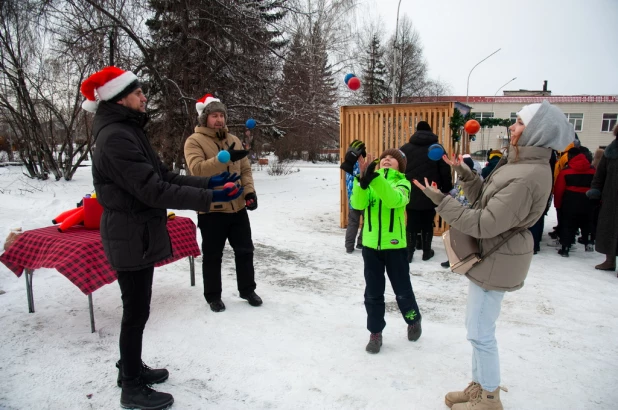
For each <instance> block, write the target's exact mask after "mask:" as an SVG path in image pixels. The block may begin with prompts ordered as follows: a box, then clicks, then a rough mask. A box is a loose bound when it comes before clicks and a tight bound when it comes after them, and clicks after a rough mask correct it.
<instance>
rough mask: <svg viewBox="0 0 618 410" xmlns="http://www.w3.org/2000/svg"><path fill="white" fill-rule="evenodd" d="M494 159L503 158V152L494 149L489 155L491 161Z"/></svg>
mask: <svg viewBox="0 0 618 410" xmlns="http://www.w3.org/2000/svg"><path fill="white" fill-rule="evenodd" d="M493 157H498V158H502V151H500V150H497V149H492V150H491V151H489V155H487V159H488V160H490V159H492V158H493Z"/></svg>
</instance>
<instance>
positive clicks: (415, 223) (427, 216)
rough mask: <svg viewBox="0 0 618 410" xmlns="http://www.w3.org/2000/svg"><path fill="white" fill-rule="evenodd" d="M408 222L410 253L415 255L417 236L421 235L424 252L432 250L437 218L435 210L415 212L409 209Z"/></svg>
mask: <svg viewBox="0 0 618 410" xmlns="http://www.w3.org/2000/svg"><path fill="white" fill-rule="evenodd" d="M407 214H408V222H407V225H406V230H407V232H408V239H407V242H408V251H409V252H410V253H414V249H415V247H416V238H417V235H418V234H419V233H420V234H421V239H422V243H423V252H429V251H430V250H431V241H432V239H433V221H434V218H435V217H436V210H435V209H423V210H414V209H408V210H407Z"/></svg>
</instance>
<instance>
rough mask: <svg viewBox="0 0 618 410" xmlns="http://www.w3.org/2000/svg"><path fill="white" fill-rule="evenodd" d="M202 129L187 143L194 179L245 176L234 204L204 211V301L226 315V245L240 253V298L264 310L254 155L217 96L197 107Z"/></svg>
mask: <svg viewBox="0 0 618 410" xmlns="http://www.w3.org/2000/svg"><path fill="white" fill-rule="evenodd" d="M195 107H196V109H197V112H198V126H197V127H195V132H194V133H193V134H192V135H191V136H189V138H187V141H186V142H185V160H186V162H187V167H188V170H189V172H190V173H191V175H197V176H209V177H212V176H215V175H219V174H222V173H225V172H229V173H232V174H237V175H239V176H240V181H239V182H240V185H241V186H242V187H243V188H244V195H243V196H241V197H239V198H237V199H235V200H232V201H230V202H215V201H213V202H212V205H211V207H210V212H209V213H198V217H197V219H198V227H199V228H200V231H201V233H202V253H203V260H202V276H203V279H204V297H205V298H206V302H207V303H208V304H209V305H210V309H211V310H212V311H213V312H223V311H224V310H225V305H224V304H223V301H222V300H221V292H222V288H221V261H222V256H223V248H224V247H225V241H226V240H227V241H229V243H230V246H231V247H232V249H234V259H235V262H236V280H237V285H238V292H239V294H240V297H241V298H243V299H245V300H247V301H248V302H249V304H250V305H251V306H260V305H261V304H262V299H261V298H260V297H259V296H258V295H257V294H256V293H255V288H256V284H255V270H254V267H253V251H254V247H253V240H252V239H251V225H250V223H249V216H248V214H247V209H249V210H251V211H253V210H255V209H256V208H257V196H256V193H255V187H254V185H253V175H252V173H251V164H250V162H249V159H248V158H247V153H248V151H246V150H243V149H242V144H241V142H240V140H239V139H238V137H236V136H235V135H232V134H230V133H229V132H228V128H227V126H226V121H227V108H226V107H225V105H223V103H221V101H220V100H219V99H217V98H214V97H213V96H212V95H211V94H206V95H205V96H203V97H202V98H201V99H200V100H198V101H197V103H196V105H195Z"/></svg>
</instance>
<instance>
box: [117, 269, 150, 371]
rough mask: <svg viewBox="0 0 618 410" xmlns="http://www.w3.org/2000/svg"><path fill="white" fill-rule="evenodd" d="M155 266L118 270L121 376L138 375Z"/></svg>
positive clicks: (140, 367)
mask: <svg viewBox="0 0 618 410" xmlns="http://www.w3.org/2000/svg"><path fill="white" fill-rule="evenodd" d="M153 273H154V266H151V267H149V268H144V269H142V270H138V271H118V284H119V285H120V292H121V294H122V322H121V325H120V361H121V362H122V379H123V380H132V379H135V378H137V377H138V376H139V375H140V373H141V369H142V338H143V335H144V328H145V327H146V322H147V321H148V317H149V316H150V299H151V297H152V277H153Z"/></svg>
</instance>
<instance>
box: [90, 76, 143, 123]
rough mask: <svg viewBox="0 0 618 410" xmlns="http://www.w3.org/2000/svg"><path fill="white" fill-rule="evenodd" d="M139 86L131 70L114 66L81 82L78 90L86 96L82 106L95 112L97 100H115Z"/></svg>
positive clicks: (120, 98) (97, 104) (97, 105)
mask: <svg viewBox="0 0 618 410" xmlns="http://www.w3.org/2000/svg"><path fill="white" fill-rule="evenodd" d="M140 87H141V84H140V82H139V81H138V79H137V76H136V75H135V74H133V73H132V72H130V71H124V70H122V69H120V68H118V67H114V66H109V67H105V68H103V69H102V70H101V71H97V72H96V73H94V74H92V75H91V76H90V77H88V78H86V79H85V80H84V82H83V83H82V85H81V87H80V91H81V93H82V95H83V96H84V97H86V100H85V101H84V102H83V103H82V108H83V109H84V110H86V111H88V112H96V111H97V108H98V107H99V102H98V101H110V102H116V101H119V100H122V99H123V98H124V97H126V96H127V95H129V94H130V93H132V92H133V91H135V90H137V89H138V88H140ZM95 92H96V94H95ZM97 97H98V101H97Z"/></svg>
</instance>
